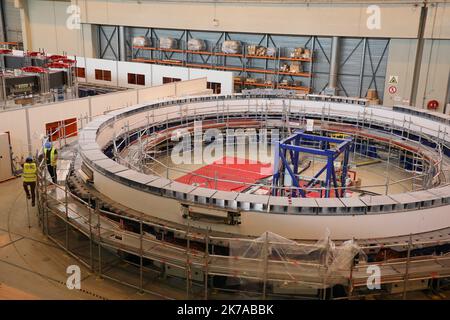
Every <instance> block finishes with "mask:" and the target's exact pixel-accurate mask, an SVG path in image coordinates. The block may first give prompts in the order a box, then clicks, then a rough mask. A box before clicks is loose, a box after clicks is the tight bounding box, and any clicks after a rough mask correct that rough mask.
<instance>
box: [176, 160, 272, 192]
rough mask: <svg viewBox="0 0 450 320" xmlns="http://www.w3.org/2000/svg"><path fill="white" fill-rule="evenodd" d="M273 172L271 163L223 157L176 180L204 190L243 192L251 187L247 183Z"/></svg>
mask: <svg viewBox="0 0 450 320" xmlns="http://www.w3.org/2000/svg"><path fill="white" fill-rule="evenodd" d="M272 172H273V171H272V165H271V164H270V163H268V164H264V163H260V162H256V161H250V160H246V159H241V158H237V157H223V158H222V159H220V160H218V161H215V162H213V163H212V164H210V165H206V166H204V167H201V168H200V169H197V170H195V171H193V172H191V173H189V174H186V175H184V176H182V177H180V178H178V179H176V181H178V182H181V183H185V184H190V185H197V186H199V187H203V188H211V189H217V190H223V191H236V192H241V191H243V190H245V189H246V188H248V187H249V186H248V185H245V183H248V184H253V183H256V182H257V181H258V180H260V179H263V178H267V177H269V176H271V175H272ZM199 175H200V176H199ZM215 178H217V179H218V180H232V181H233V182H226V181H217V182H215V181H214V179H215ZM234 181H236V182H234ZM237 181H239V182H237Z"/></svg>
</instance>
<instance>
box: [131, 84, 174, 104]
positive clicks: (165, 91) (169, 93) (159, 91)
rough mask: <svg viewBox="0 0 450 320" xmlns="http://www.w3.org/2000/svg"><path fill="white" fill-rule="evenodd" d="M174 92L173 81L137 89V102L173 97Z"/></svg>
mask: <svg viewBox="0 0 450 320" xmlns="http://www.w3.org/2000/svg"><path fill="white" fill-rule="evenodd" d="M175 94H176V93H175V82H172V83H168V84H165V85H160V86H155V87H151V88H145V89H139V90H138V95H139V103H145V102H149V101H153V100H157V99H160V98H164V97H174V96H175Z"/></svg>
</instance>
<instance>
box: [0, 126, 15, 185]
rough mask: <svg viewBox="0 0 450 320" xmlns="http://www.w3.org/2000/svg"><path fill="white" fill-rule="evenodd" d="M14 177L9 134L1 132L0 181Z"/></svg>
mask: <svg viewBox="0 0 450 320" xmlns="http://www.w3.org/2000/svg"><path fill="white" fill-rule="evenodd" d="M13 177H14V174H13V171H12V161H11V146H10V144H9V134H8V133H0V182H1V181H5V180H8V179H11V178H13Z"/></svg>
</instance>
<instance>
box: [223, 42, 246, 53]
mask: <svg viewBox="0 0 450 320" xmlns="http://www.w3.org/2000/svg"><path fill="white" fill-rule="evenodd" d="M241 51H242V44H241V42H240V41H235V40H226V41H224V42H223V43H222V52H223V53H241Z"/></svg>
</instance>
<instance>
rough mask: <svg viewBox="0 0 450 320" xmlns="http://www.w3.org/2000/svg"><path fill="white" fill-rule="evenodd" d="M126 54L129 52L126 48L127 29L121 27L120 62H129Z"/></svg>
mask: <svg viewBox="0 0 450 320" xmlns="http://www.w3.org/2000/svg"><path fill="white" fill-rule="evenodd" d="M126 52H127V51H126V48H125V27H124V26H119V59H120V61H126V60H127V54H126Z"/></svg>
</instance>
